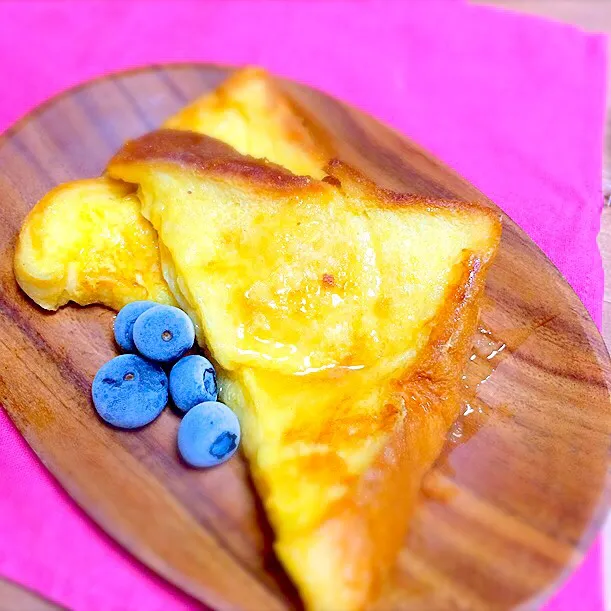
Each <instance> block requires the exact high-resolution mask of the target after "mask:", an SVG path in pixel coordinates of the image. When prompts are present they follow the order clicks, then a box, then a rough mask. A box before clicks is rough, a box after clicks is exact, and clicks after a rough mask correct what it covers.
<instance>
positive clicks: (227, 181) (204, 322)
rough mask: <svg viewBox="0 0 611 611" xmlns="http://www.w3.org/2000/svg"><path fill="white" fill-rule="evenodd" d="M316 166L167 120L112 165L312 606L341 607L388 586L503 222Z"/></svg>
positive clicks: (336, 165)
mask: <svg viewBox="0 0 611 611" xmlns="http://www.w3.org/2000/svg"><path fill="white" fill-rule="evenodd" d="M325 169H326V172H327V175H328V177H327V178H325V179H324V180H322V181H320V180H315V179H313V178H308V177H302V176H296V175H294V174H292V173H290V172H289V171H288V170H286V169H283V168H281V167H279V166H277V165H274V164H271V163H268V162H263V161H261V160H257V159H254V158H252V157H247V156H243V155H241V154H239V153H238V152H237V151H235V150H234V149H232V148H231V147H229V146H227V145H226V144H223V143H222V142H220V141H218V140H214V139H212V138H209V137H206V136H202V135H198V134H194V133H186V132H179V131H172V130H161V131H159V132H155V133H152V134H149V135H147V136H144V137H142V138H140V139H138V140H135V141H133V142H130V143H127V144H126V145H125V146H124V147H123V148H122V149H121V151H120V152H119V153H118V154H117V155H116V156H115V157H114V158H113V159H112V160H111V162H110V164H109V166H108V172H109V174H110V175H111V176H113V177H115V178H117V179H120V180H123V181H125V182H128V183H131V184H134V185H137V187H138V193H139V197H140V199H141V202H142V213H143V215H144V216H145V217H146V218H147V220H149V221H150V222H151V224H152V225H153V227H155V229H156V230H157V232H158V237H159V242H160V245H161V247H160V251H161V260H162V267H163V270H164V276H165V277H166V278H167V279H168V281H169V286H170V288H171V290H172V293H173V294H174V296H175V298H176V300H177V301H178V302H179V304H180V305H181V307H182V308H183V309H185V310H186V311H187V312H188V313H189V314H190V316H191V318H192V319H193V321H194V322H195V324H196V328H197V334H198V338H199V341H200V342H201V343H205V344H206V345H207V346H208V348H209V350H210V352H211V355H212V356H213V358H214V359H215V361H216V362H217V363H218V364H219V366H220V368H219V370H218V373H219V378H220V387H221V389H222V391H221V400H223V401H224V402H225V403H226V404H227V405H229V406H231V407H232V408H233V409H235V410H236V412H237V414H238V417H239V419H240V423H241V427H242V443H243V448H244V451H245V453H246V456H247V458H248V460H249V463H250V467H251V470H252V473H253V478H254V481H255V484H256V487H257V489H258V492H259V494H260V496H261V498H262V500H263V504H264V506H265V509H266V511H267V514H268V516H269V519H270V522H271V524H272V526H273V529H274V532H275V549H276V552H277V554H278V556H279V558H280V559H281V561H282V562H283V563H284V566H285V567H286V569H287V571H288V573H289V575H290V576H291V577H292V579H293V580H294V582H295V583H296V585H297V587H298V588H299V591H300V593H301V595H302V597H303V600H304V602H305V604H306V607H307V608H308V609H311V610H316V611H329V610H345V611H353V610H358V609H363V608H364V607H366V606H367V605H368V604H370V603H371V602H372V601H373V600H375V598H376V597H377V596H378V594H379V593H380V591H381V590H382V589H383V585H384V583H385V582H386V580H387V578H388V575H389V572H390V569H391V567H392V566H393V564H394V561H395V558H396V555H397V553H398V550H399V549H400V547H401V545H402V542H403V539H404V535H405V533H406V530H407V527H408V522H409V517H410V515H411V514H412V512H413V509H414V507H415V504H416V500H417V496H418V491H419V489H420V485H421V481H422V477H423V476H424V474H425V473H426V471H427V470H428V469H429V468H430V467H431V465H432V464H433V462H434V461H435V459H436V458H437V457H438V455H439V453H440V451H441V448H442V446H443V444H444V441H445V438H446V434H447V432H448V430H449V428H450V426H451V425H452V423H453V422H454V420H455V419H456V417H457V416H458V412H459V408H460V390H461V375H462V371H463V368H464V365H465V363H466V360H467V356H468V351H469V348H470V342H471V336H472V333H473V332H474V330H475V326H476V321H477V316H478V308H479V304H480V302H481V297H482V292H483V287H484V282H485V277H486V273H487V270H488V267H489V265H490V262H491V260H492V258H493V256H494V254H495V251H496V249H497V246H498V243H499V239H500V234H501V224H500V220H499V218H498V216H497V215H496V213H494V212H493V211H491V210H489V209H487V208H485V207H482V206H479V205H477V204H467V203H463V202H456V201H435V200H427V199H423V198H420V197H417V196H411V195H403V194H397V193H393V192H390V191H386V190H383V189H380V188H378V187H376V186H375V185H374V184H372V183H371V182H369V181H368V180H366V179H365V178H364V177H363V176H361V175H360V174H359V173H358V172H356V171H355V170H354V169H352V168H351V167H349V166H347V165H345V164H343V163H341V162H339V161H334V162H331V163H330V164H328V165H327V167H326V168H325Z"/></svg>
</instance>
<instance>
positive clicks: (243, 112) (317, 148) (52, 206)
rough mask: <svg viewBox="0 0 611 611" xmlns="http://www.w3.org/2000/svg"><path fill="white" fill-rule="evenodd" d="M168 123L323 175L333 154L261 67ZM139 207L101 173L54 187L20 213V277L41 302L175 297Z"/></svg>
mask: <svg viewBox="0 0 611 611" xmlns="http://www.w3.org/2000/svg"><path fill="white" fill-rule="evenodd" d="M166 125H169V126H172V127H173V128H175V129H182V130H191V131H196V132H201V133H206V134H209V135H212V136H215V137H216V138H219V139H221V140H223V141H225V142H227V143H229V144H231V145H232V146H234V147H235V148H236V149H238V150H239V151H241V152H243V153H246V154H250V155H253V156H254V157H260V158H268V159H269V160H271V161H273V162H275V163H278V164H280V165H283V166H284V167H287V168H289V169H290V170H291V171H292V172H294V173H298V174H300V173H301V174H310V175H312V176H318V177H321V176H322V175H323V172H322V167H323V165H324V164H325V162H326V161H327V160H328V159H329V158H330V156H331V154H330V153H329V152H328V151H327V149H326V148H325V147H324V145H322V144H317V143H316V141H315V139H314V136H313V133H312V130H311V127H312V126H313V124H309V123H308V120H307V119H306V117H305V114H304V113H303V112H302V111H301V109H300V108H299V107H298V106H297V104H296V103H295V102H293V101H292V100H291V99H290V98H289V96H288V95H287V94H286V93H284V91H283V90H282V89H281V87H280V86H279V85H278V83H277V82H276V81H275V80H274V78H273V77H272V76H271V75H269V74H268V73H267V72H265V71H264V70H262V69H260V68H244V69H241V70H236V71H235V72H234V73H233V74H232V75H231V76H230V77H229V78H228V79H227V80H226V81H225V82H223V83H222V84H221V85H220V86H219V87H218V88H217V89H216V90H215V91H213V92H212V93H210V94H205V95H203V96H201V97H200V98H198V99H197V100H195V101H194V102H193V103H192V104H190V105H189V106H187V107H186V108H184V109H183V110H181V111H180V112H178V113H177V114H176V115H174V116H172V117H170V118H169V119H168V120H167V121H166ZM121 194H122V195H121ZM122 197H123V198H124V199H121V198H122ZM137 208H138V206H137V199H136V196H135V195H134V194H133V193H131V192H129V190H128V189H126V187H125V185H121V184H118V183H117V182H115V181H114V180H113V179H111V178H109V177H106V176H103V177H100V178H97V179H90V180H83V181H81V180H78V181H73V182H69V183H66V184H64V185H60V186H59V187H57V188H55V189H53V190H52V191H50V192H49V193H48V194H47V195H46V196H45V197H44V198H43V199H42V200H41V201H40V202H38V203H37V204H36V206H34V208H33V210H32V211H31V212H30V214H29V215H28V216H27V218H26V219H25V221H24V224H23V228H22V230H21V233H20V237H19V240H18V245H17V249H16V254H15V266H14V267H15V276H16V278H17V282H18V283H19V285H20V286H21V288H22V289H23V290H24V291H25V292H26V293H27V294H28V295H29V296H30V297H31V298H32V299H33V300H34V301H35V302H36V303H38V305H40V306H41V307H43V308H45V309H47V310H55V309H57V308H58V307H60V306H61V305H64V304H65V303H67V302H68V301H74V302H76V303H78V304H80V305H86V304H90V303H102V304H104V305H107V306H109V307H111V308H116V309H118V308H121V307H122V306H123V305H125V304H126V303H129V302H130V301H136V300H139V299H153V300H155V301H159V302H160V303H172V302H173V299H172V296H171V292H170V291H169V289H168V287H167V286H166V284H165V280H164V278H163V277H162V275H161V267H160V262H159V258H158V246H157V240H156V236H155V232H154V231H153V230H152V228H151V227H150V226H149V224H148V222H147V221H146V220H145V219H143V218H141V217H140V218H139V214H138V210H137ZM58 211H61V216H60V215H59V214H58ZM60 218H65V219H66V220H68V219H70V222H64V223H62V222H59V219H60ZM92 219H95V221H96V224H97V228H94V227H93V225H92ZM121 219H123V220H124V221H125V222H122V221H121ZM94 229H95V230H94ZM132 247H133V249H132ZM119 249H120V250H122V252H121V253H118V252H117V251H118V250H119ZM119 260H121V261H122V264H121V265H118V264H117V263H118V262H119ZM143 269H146V270H147V273H142V270H143Z"/></svg>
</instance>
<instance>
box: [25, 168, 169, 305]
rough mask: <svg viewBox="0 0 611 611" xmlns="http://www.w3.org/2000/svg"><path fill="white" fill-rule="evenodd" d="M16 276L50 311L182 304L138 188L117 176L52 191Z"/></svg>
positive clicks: (38, 209) (37, 210) (29, 228)
mask: <svg viewBox="0 0 611 611" xmlns="http://www.w3.org/2000/svg"><path fill="white" fill-rule="evenodd" d="M14 269H15V277H16V278H17V282H18V283H19V285H20V286H21V287H22V288H23V290H24V291H25V292H26V293H27V294H28V295H29V296H30V297H31V298H32V299H33V300H34V301H35V302H36V303H37V304H38V305H39V306H41V307H42V308H44V309H46V310H57V308H59V307H60V306H62V305H64V304H66V303H68V301H74V302H76V303H78V304H80V305H89V304H91V303H104V304H105V305H107V306H109V307H111V308H114V309H116V310H119V309H121V308H122V307H123V306H124V305H126V304H128V303H130V302H131V301H136V300H139V299H150V300H152V301H157V302H159V303H165V304H174V303H175V301H174V298H173V297H172V293H171V292H170V291H169V289H168V286H167V284H166V282H165V281H164V279H163V276H162V274H161V263H160V260H159V247H158V245H157V236H156V233H155V230H154V229H153V227H152V225H151V224H150V223H149V222H148V221H147V220H146V219H145V218H144V217H143V216H142V215H141V214H140V202H139V200H138V198H137V196H136V194H135V193H134V189H133V187H131V186H130V185H127V184H125V183H122V182H119V181H116V180H112V179H111V178H106V177H102V178H93V179H88V180H75V181H73V182H69V183H65V184H63V185H60V186H58V187H56V188H55V189H52V190H51V191H49V193H47V194H46V195H45V196H44V197H43V198H42V199H41V200H40V201H39V202H38V203H37V204H36V205H35V206H34V208H32V210H31V211H30V213H29V214H28V216H27V217H26V219H25V221H24V223H23V226H22V228H21V231H20V233H19V238H18V240H17V248H16V251H15V260H14Z"/></svg>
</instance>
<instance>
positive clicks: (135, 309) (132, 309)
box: [114, 301, 158, 352]
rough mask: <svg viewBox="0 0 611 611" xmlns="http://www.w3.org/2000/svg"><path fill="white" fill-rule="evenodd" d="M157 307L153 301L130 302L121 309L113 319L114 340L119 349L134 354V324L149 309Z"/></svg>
mask: <svg viewBox="0 0 611 611" xmlns="http://www.w3.org/2000/svg"><path fill="white" fill-rule="evenodd" d="M156 305H158V304H157V303H155V302H154V301H132V302H131V303H128V304H127V305H126V306H124V307H123V308H121V311H120V312H119V313H118V314H117V317H116V318H115V325H114V326H115V340H116V341H117V344H119V347H120V348H121V349H122V350H124V351H125V352H135V351H136V345H135V344H134V336H133V334H134V323H135V322H136V318H138V316H140V314H142V312H146V310H149V309H150V308H153V307H155V306H156Z"/></svg>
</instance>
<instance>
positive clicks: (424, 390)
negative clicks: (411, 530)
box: [314, 257, 489, 609]
mask: <svg viewBox="0 0 611 611" xmlns="http://www.w3.org/2000/svg"><path fill="white" fill-rule="evenodd" d="M488 265H489V264H486V265H482V264H481V261H480V259H479V258H476V257H471V258H470V259H469V260H468V261H467V262H466V265H465V271H464V274H463V277H462V279H461V281H460V283H459V284H458V285H456V286H454V287H452V288H451V289H450V291H449V294H448V298H447V300H446V303H445V305H444V308H443V309H442V311H441V312H440V313H439V315H438V316H437V318H436V320H435V322H434V330H433V334H432V336H431V339H430V341H429V343H428V345H427V347H426V348H425V351H424V353H423V354H422V356H421V358H419V359H418V362H417V363H416V365H415V366H413V367H412V368H410V369H409V370H408V371H407V372H405V373H404V375H403V376H402V377H401V378H399V379H397V380H395V381H394V382H393V383H392V384H391V391H390V393H389V396H388V398H387V401H388V404H389V408H391V407H395V409H396V410H397V411H399V410H401V411H405V413H406V416H405V418H403V419H402V420H400V421H399V423H398V424H397V425H396V426H395V428H394V430H393V432H392V434H391V436H390V438H389V440H388V442H387V443H386V444H385V446H384V449H383V450H382V451H381V452H380V454H379V455H378V457H377V459H376V460H375V462H374V463H373V465H372V466H371V467H370V468H369V469H368V470H367V471H366V472H365V473H364V474H362V475H361V477H360V478H359V479H358V480H357V481H356V482H355V483H354V484H353V492H352V493H351V494H348V495H346V496H345V498H344V500H342V501H341V502H340V503H338V504H337V505H335V506H334V507H333V508H332V509H331V511H330V512H329V513H328V514H327V516H326V518H325V519H324V520H323V521H322V523H321V524H320V525H319V526H318V528H317V529H316V533H315V535H314V536H315V537H317V538H319V539H324V540H327V541H329V542H330V543H331V545H332V547H333V549H334V550H340V551H339V552H338V553H340V554H343V555H344V557H345V561H344V562H345V566H350V567H351V571H350V575H349V579H348V578H347V579H348V582H347V583H346V584H345V585H346V586H347V587H349V588H350V589H351V591H352V594H351V596H352V600H353V601H354V608H358V609H361V608H365V607H368V606H369V605H370V604H372V603H373V602H374V601H375V600H376V599H377V598H378V596H379V595H380V593H381V592H382V591H383V589H384V587H385V584H386V582H387V579H388V571H389V568H390V567H392V566H393V564H394V562H395V559H396V556H397V553H398V552H399V550H400V548H401V547H402V546H403V543H404V538H405V535H406V532H407V529H408V526H409V518H410V516H411V515H412V514H413V512H414V510H415V508H416V506H417V501H418V499H419V494H420V486H421V482H422V477H423V476H424V475H425V473H426V472H427V471H428V470H429V469H430V468H431V466H432V465H433V463H434V462H435V460H436V459H437V457H438V456H439V454H440V452H441V450H442V448H443V445H444V444H445V441H446V435H447V432H448V430H449V428H450V426H451V425H452V423H453V422H454V421H455V420H456V418H457V417H458V415H459V411H460V406H461V374H462V371H463V369H464V366H465V363H466V361H467V357H468V354H469V350H470V348H471V338H472V336H473V333H474V332H475V329H476V324H477V320H478V314H479V304H480V301H481V295H482V293H483V290H484V285H485V278H486V273H487V268H488Z"/></svg>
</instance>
